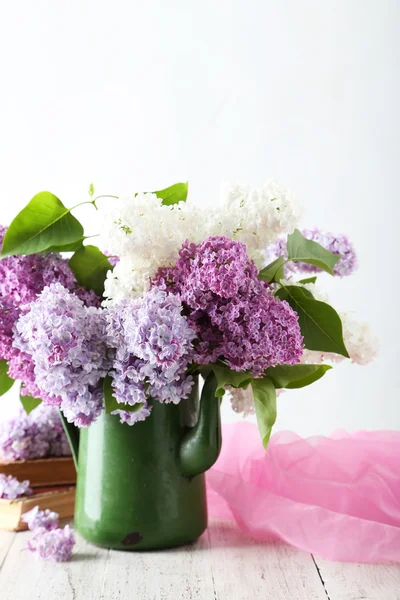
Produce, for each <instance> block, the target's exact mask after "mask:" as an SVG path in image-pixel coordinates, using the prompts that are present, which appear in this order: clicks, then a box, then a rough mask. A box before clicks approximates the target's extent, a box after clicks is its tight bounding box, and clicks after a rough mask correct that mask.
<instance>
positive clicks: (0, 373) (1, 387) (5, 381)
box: [0, 359, 14, 396]
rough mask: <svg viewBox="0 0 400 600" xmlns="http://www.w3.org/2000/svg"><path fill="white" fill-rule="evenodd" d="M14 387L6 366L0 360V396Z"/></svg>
mask: <svg viewBox="0 0 400 600" xmlns="http://www.w3.org/2000/svg"><path fill="white" fill-rule="evenodd" d="M13 385H14V379H11V377H10V376H9V374H8V364H7V361H6V360H5V359H2V360H0V396H2V395H3V394H5V393H6V392H8V390H10V389H11V388H12V386H13Z"/></svg>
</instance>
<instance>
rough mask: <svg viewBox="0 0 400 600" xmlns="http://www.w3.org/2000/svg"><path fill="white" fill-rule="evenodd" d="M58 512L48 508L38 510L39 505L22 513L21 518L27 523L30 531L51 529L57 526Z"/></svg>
mask: <svg viewBox="0 0 400 600" xmlns="http://www.w3.org/2000/svg"><path fill="white" fill-rule="evenodd" d="M58 517H59V516H58V514H57V513H56V512H53V511H51V510H50V509H49V508H46V509H45V510H39V506H35V507H34V508H32V510H29V511H28V512H26V513H24V514H23V515H22V520H23V521H24V522H25V523H27V525H28V528H29V529H30V530H31V531H37V530H38V529H40V531H42V532H44V531H52V530H53V529H57V527H58Z"/></svg>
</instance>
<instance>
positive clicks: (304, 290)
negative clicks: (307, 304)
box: [274, 285, 314, 300]
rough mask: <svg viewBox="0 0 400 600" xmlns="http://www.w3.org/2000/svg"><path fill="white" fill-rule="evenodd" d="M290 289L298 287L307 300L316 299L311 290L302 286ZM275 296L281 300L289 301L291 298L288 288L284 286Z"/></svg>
mask: <svg viewBox="0 0 400 600" xmlns="http://www.w3.org/2000/svg"><path fill="white" fill-rule="evenodd" d="M289 287H296V288H297V289H298V290H300V292H301V293H302V294H303V296H305V297H306V298H314V296H313V295H312V293H311V292H310V290H308V289H307V288H305V287H301V286H300V285H293V286H289ZM274 295H275V296H276V297H277V298H279V299H280V300H287V299H288V296H289V292H288V286H284V285H283V286H282V287H280V288H278V289H277V290H276V292H275V294H274Z"/></svg>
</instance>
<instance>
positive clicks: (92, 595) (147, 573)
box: [0, 521, 400, 600]
mask: <svg viewBox="0 0 400 600" xmlns="http://www.w3.org/2000/svg"><path fill="white" fill-rule="evenodd" d="M30 535H31V534H30V533H29V532H23V533H18V534H15V533H9V532H5V531H0V600H114V599H115V600H117V599H119V600H136V599H137V600H170V599H171V600H192V599H196V600H203V599H204V600H258V599H260V600H327V598H329V599H330V600H400V565H397V564H390V565H358V564H346V563H333V562H329V561H325V560H320V559H315V558H313V557H312V556H311V555H310V554H306V553H305V552H299V551H298V550H294V549H293V548H290V547H288V546H285V545H283V544H280V543H273V544H264V543H258V542H255V541H253V540H251V539H249V538H247V537H246V536H244V535H242V534H241V533H240V531H239V530H238V529H237V527H236V526H235V525H234V524H232V523H225V522H215V521H214V522H212V523H211V524H210V527H209V529H208V531H207V532H206V533H205V534H204V535H203V536H202V537H201V538H200V540H199V541H198V542H197V543H196V544H194V545H192V546H187V547H185V548H178V549H174V550H166V551H162V552H141V553H134V552H118V551H110V550H103V549H101V548H96V547H94V546H91V545H89V544H87V543H86V542H84V541H83V540H82V539H81V538H78V539H77V544H76V546H75V553H74V558H73V559H72V560H71V561H70V562H68V563H60V564H56V563H48V562H44V561H40V560H39V559H37V558H36V557H35V556H32V555H31V554H30V553H29V552H27V551H25V552H23V551H22V550H23V548H24V546H25V544H26V540H27V538H28V537H29V536H30Z"/></svg>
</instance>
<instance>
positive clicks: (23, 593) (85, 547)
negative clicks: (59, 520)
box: [0, 531, 109, 600]
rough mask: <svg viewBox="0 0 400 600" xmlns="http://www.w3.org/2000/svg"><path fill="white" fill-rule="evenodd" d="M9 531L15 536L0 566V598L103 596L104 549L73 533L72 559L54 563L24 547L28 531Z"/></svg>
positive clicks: (90, 599)
mask: <svg viewBox="0 0 400 600" xmlns="http://www.w3.org/2000/svg"><path fill="white" fill-rule="evenodd" d="M3 533H7V532H2V535H3ZM10 535H12V536H15V537H14V542H13V544H12V545H11V548H10V549H9V551H8V554H7V557H6V559H5V560H4V562H3V566H2V568H1V570H0V590H1V591H0V597H1V600H26V599H27V598H30V599H31V600H100V598H102V597H103V596H102V594H101V590H102V587H103V580H104V578H105V577H106V574H107V561H108V554H109V551H108V550H105V549H101V548H96V547H95V546H91V545H90V544H87V543H86V542H85V541H84V540H82V538H80V537H79V536H76V537H77V544H76V546H75V552H74V557H73V559H72V560H71V561H70V562H68V563H54V562H49V561H44V560H40V559H39V558H38V557H37V556H35V555H32V554H31V553H30V552H29V551H27V550H24V548H25V545H26V541H27V539H28V538H29V536H30V535H32V534H31V532H28V531H23V532H20V533H17V534H10ZM0 539H1V538H0ZM0 547H1V546H0Z"/></svg>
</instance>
